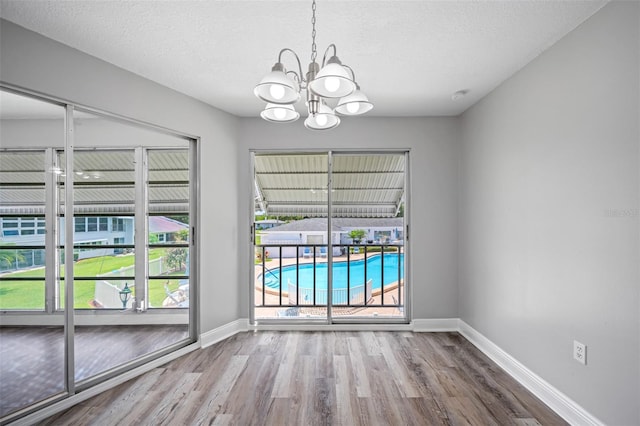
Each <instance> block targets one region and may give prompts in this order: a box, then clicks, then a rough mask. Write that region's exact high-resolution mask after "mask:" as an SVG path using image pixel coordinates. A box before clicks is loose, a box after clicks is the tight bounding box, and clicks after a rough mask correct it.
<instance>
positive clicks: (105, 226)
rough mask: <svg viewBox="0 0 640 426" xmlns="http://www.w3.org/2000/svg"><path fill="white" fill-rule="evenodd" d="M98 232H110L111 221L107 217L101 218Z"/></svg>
mask: <svg viewBox="0 0 640 426" xmlns="http://www.w3.org/2000/svg"><path fill="white" fill-rule="evenodd" d="M98 230H99V231H100V232H106V231H108V230H109V219H108V218H106V217H101V218H100V222H99V225H98Z"/></svg>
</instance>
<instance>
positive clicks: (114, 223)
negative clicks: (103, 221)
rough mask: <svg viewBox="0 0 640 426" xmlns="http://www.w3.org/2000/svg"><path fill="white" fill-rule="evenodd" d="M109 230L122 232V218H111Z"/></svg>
mask: <svg viewBox="0 0 640 426" xmlns="http://www.w3.org/2000/svg"><path fill="white" fill-rule="evenodd" d="M111 231H113V232H124V219H116V218H114V219H111Z"/></svg>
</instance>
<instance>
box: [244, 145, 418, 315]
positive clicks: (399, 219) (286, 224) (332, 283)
mask: <svg viewBox="0 0 640 426" xmlns="http://www.w3.org/2000/svg"><path fill="white" fill-rule="evenodd" d="M407 155H408V154H407V153H405V152H396V153H389V152H385V153H335V152H329V153H322V154H305V153H300V154H272V153H256V154H255V155H254V157H253V161H254V210H255V219H254V223H253V226H252V229H253V233H254V234H253V241H254V249H253V250H254V252H253V265H252V267H253V275H252V296H253V305H254V316H253V320H254V321H273V320H277V321H282V320H296V321H300V320H303V321H312V320H323V321H329V322H339V321H387V322H394V321H395V322H406V321H407V318H408V314H407V310H406V309H405V306H407V297H406V294H407V291H406V287H407V285H406V284H407V282H406V279H405V269H406V265H405V264H406V262H405V252H406V245H405V229H406V224H405V204H406V191H405V188H406V181H407V173H406V172H407V167H406V164H407V161H406V156H407ZM329 211H331V216H329V215H328V212H329Z"/></svg>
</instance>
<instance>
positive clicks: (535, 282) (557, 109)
mask: <svg viewBox="0 0 640 426" xmlns="http://www.w3.org/2000/svg"><path fill="white" fill-rule="evenodd" d="M639 21H640V16H639V3H637V2H626V3H624V2H612V3H610V4H608V5H607V6H605V7H604V8H603V9H602V10H601V11H600V12H598V13H597V14H596V15H594V16H593V17H592V18H591V19H589V20H588V21H586V22H585V23H584V24H582V25H581V26H580V27H578V28H577V29H576V30H575V31H573V32H572V33H570V34H569V35H568V36H566V37H565V38H564V39H562V40H560V41H559V42H558V43H557V44H556V45H554V46H553V47H552V48H550V49H549V50H548V51H546V52H545V53H544V54H542V55H541V56H539V57H538V58H537V59H536V60H534V61H533V62H532V63H530V64H529V65H527V66H526V67H525V68H524V69H523V70H521V71H520V72H519V73H517V74H516V75H515V76H514V77H512V78H511V79H509V80H508V81H506V82H505V83H503V84H502V86H501V87H499V88H498V89H496V90H495V91H494V92H493V93H491V94H490V95H489V96H487V97H486V98H485V99H483V100H482V101H481V102H479V103H478V104H476V105H475V106H474V107H472V108H471V109H470V110H468V111H467V112H466V113H465V114H464V115H463V117H462V129H463V136H462V137H463V147H462V149H461V167H460V170H461V179H460V181H461V197H460V200H461V201H460V283H459V285H460V296H459V300H460V315H461V318H462V319H463V320H464V321H466V322H467V323H468V324H469V325H471V326H472V327H474V328H475V329H476V330H478V331H479V332H481V333H482V334H484V335H485V336H487V337H488V338H489V339H490V340H492V341H493V342H494V343H496V344H497V345H498V346H500V347H501V348H502V349H504V350H505V351H507V352H508V353H510V354H511V355H512V356H514V357H515V358H516V359H518V360H519V361H520V362H522V363H523V364H525V365H526V366H527V367H529V368H530V369H531V370H533V371H534V372H535V373H537V374H538V375H540V376H541V377H542V378H544V379H545V380H547V381H548V382H550V383H551V384H552V385H553V386H555V387H556V388H557V389H559V390H560V391H562V392H564V393H565V394H566V395H568V396H569V397H570V398H572V399H573V400H574V401H576V402H577V403H578V404H580V405H582V406H583V407H584V408H585V409H586V410H587V411H589V412H590V413H591V414H593V415H595V416H596V417H598V418H599V419H601V420H602V421H604V422H606V423H607V424H611V425H632V424H635V425H637V424H640V414H639V412H638V406H639V405H640V404H639V402H640V391H639V384H640V371H639V370H640V350H639V349H640V325H639V322H640V320H639V311H640V309H639V307H640V301H639V294H638V293H639V287H640V284H639V283H640V279H639V270H638V268H639V254H640V252H639V245H640V244H639V235H640V225H639V214H638V208H639V207H640V205H639V193H640V184H639V170H640V166H639V164H640V163H639V146H638V145H639V140H640V137H639V132H638V121H639V119H640V111H639V106H638V105H639V101H638V100H639V95H640V91H639V90H640V89H639V79H640V72H639V69H638V63H639V57H638V52H639V48H640V46H639V32H638V24H639ZM574 339H575V340H578V341H580V342H582V343H584V344H586V345H587V346H588V349H587V354H588V355H587V358H588V364H587V366H582V365H580V364H578V363H577V362H575V361H573V359H572V344H573V340H574Z"/></svg>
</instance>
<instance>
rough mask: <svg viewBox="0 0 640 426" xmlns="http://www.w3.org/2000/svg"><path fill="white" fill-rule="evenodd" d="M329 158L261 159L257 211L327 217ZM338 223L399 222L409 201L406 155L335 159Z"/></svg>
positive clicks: (334, 197)
mask: <svg viewBox="0 0 640 426" xmlns="http://www.w3.org/2000/svg"><path fill="white" fill-rule="evenodd" d="M328 158H329V157H328V155H327V154H256V156H255V191H256V209H257V210H261V211H264V212H265V214H268V215H274V216H305V217H326V216H327V201H328V170H329V166H328V161H329V160H328ZM332 162H333V167H332V169H333V170H332V172H333V173H332V179H333V182H332V188H331V195H332V213H333V216H335V217H395V216H396V215H397V213H398V210H399V208H400V205H401V203H402V202H403V197H404V186H405V185H404V182H405V155H404V153H382V154H359V153H358V154H336V155H333V156H332Z"/></svg>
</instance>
